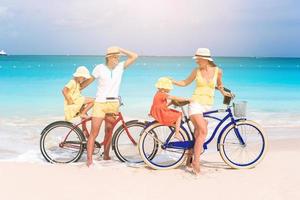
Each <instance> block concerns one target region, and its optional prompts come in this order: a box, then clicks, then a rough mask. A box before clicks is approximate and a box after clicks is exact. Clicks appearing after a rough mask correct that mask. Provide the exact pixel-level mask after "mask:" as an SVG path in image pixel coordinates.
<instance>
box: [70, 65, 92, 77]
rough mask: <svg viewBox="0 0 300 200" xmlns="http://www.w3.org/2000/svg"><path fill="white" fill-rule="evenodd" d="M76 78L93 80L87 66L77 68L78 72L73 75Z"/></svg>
mask: <svg viewBox="0 0 300 200" xmlns="http://www.w3.org/2000/svg"><path fill="white" fill-rule="evenodd" d="M73 76H74V77H84V78H86V79H89V78H91V75H90V72H89V70H88V69H87V68H86V67H85V66H80V67H77V69H76V72H75V73H74V74H73Z"/></svg>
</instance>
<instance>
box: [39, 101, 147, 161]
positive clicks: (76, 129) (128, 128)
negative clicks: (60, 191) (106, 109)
mask: <svg viewBox="0 0 300 200" xmlns="http://www.w3.org/2000/svg"><path fill="white" fill-rule="evenodd" d="M119 102H120V105H121V106H122V105H123V103H122V102H121V99H120V98H119ZM110 115H114V116H115V117H116V120H115V122H114V123H113V129H112V130H114V128H115V127H116V125H117V124H118V123H119V122H121V125H120V126H119V127H118V128H117V129H116V131H115V132H113V131H112V133H111V134H110V135H113V137H112V150H113V151H114V153H115V155H116V156H117V158H118V159H119V160H120V161H121V162H133V163H140V162H143V161H142V160H141V158H140V156H139V152H138V149H137V142H138V139H139V135H140V133H141V132H142V130H143V128H144V123H142V122H139V121H138V120H131V121H128V122H125V120H124V118H123V115H122V113H121V112H119V113H117V114H110ZM91 119H92V118H91V117H89V118H87V119H84V120H82V121H81V122H80V123H78V124H73V123H71V122H67V121H56V122H53V123H51V124H49V125H48V126H46V127H45V128H44V130H43V131H42V133H41V138H40V150H41V153H42V155H43V157H44V158H45V159H46V160H47V161H48V162H51V163H71V162H76V161H78V160H79V159H80V158H81V156H82V154H83V152H84V151H86V147H87V138H88V137H89V131H88V129H87V123H88V122H90V121H91ZM80 126H81V127H82V128H81V129H80ZM106 142H107V141H105V140H104V141H103V142H101V143H99V142H97V141H96V142H95V148H94V152H93V154H94V155H95V154H98V153H99V152H100V149H101V146H102V145H103V144H105V143H106Z"/></svg>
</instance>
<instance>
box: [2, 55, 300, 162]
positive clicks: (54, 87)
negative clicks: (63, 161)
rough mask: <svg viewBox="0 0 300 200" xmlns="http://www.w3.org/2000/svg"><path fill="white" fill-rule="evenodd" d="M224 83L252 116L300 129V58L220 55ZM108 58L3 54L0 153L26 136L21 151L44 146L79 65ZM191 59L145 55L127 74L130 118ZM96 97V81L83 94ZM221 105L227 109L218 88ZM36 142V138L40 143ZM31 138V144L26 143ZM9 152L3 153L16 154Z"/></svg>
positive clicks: (187, 91) (142, 113) (141, 113)
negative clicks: (43, 134)
mask: <svg viewBox="0 0 300 200" xmlns="http://www.w3.org/2000/svg"><path fill="white" fill-rule="evenodd" d="M215 61H216V63H217V64H218V65H219V67H221V68H222V69H223V74H224V75H223V82H224V85H225V86H226V87H228V88H230V89H231V90H232V91H233V92H234V93H235V94H236V96H237V97H236V99H237V100H246V101H247V102H248V114H249V116H250V117H251V118H253V119H255V120H256V121H258V122H260V123H261V124H262V125H263V126H265V127H274V128H276V127H280V128H283V127H289V128H293V127H294V128H297V127H300V58H257V57H256V58H255V57H252V58H250V57H216V58H215ZM103 62H104V57H102V56H29V55H27V56H21V55H20V56H19V55H18V56H7V57H0V101H1V104H0V141H1V142H0V152H1V149H2V150H3V149H9V147H10V145H11V144H10V143H13V142H16V141H18V140H17V139H16V138H22V142H20V145H19V147H20V148H19V150H18V151H20V150H21V149H24V148H25V149H27V150H28V149H30V148H29V146H30V145H32V143H33V142H32V141H33V140H34V144H38V137H39V133H40V131H41V129H42V128H43V127H44V126H45V125H46V124H47V123H50V122H51V121H53V120H57V119H63V96H62V93H61V90H62V88H63V86H64V85H65V84H66V83H67V82H68V80H70V79H71V78H72V74H73V73H74V71H75V69H76V67H77V66H79V65H85V66H87V67H88V69H89V70H90V71H92V70H93V68H94V66H95V65H96V64H100V63H103ZM195 66H196V65H195V63H194V60H193V59H192V58H191V57H139V58H138V60H137V62H136V63H135V64H134V65H132V66H131V67H130V68H128V69H127V70H126V71H125V73H124V77H123V81H122V86H121V91H120V95H121V96H122V99H123V102H124V106H123V107H122V111H123V113H124V115H125V116H127V117H129V118H145V117H146V116H147V114H148V112H149V108H150V105H151V102H152V97H153V94H154V93H155V91H156V89H155V87H154V83H155V81H156V80H157V79H158V78H159V77H161V76H170V77H173V78H174V79H177V80H181V79H184V78H186V77H187V76H188V75H189V74H190V72H191V71H192V69H193V68H194V67H195ZM193 89H194V84H191V85H190V86H188V87H185V88H179V87H175V89H174V90H173V91H172V92H171V93H172V94H173V95H177V96H184V97H190V96H191V94H192V92H193ZM83 94H84V95H86V96H91V97H94V96H95V94H96V82H94V83H93V84H92V85H91V86H89V87H88V88H87V89H86V90H84V92H83ZM215 107H216V108H217V107H222V97H221V95H220V94H219V92H216V102H215ZM35 140H36V141H35ZM26 142H28V144H27V143H26ZM13 153H14V152H9V151H6V153H5V155H4V153H2V154H3V155H1V153H0V158H1V157H10V154H13Z"/></svg>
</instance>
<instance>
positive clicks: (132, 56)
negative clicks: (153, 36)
mask: <svg viewBox="0 0 300 200" xmlns="http://www.w3.org/2000/svg"><path fill="white" fill-rule="evenodd" d="M119 51H120V52H121V53H122V54H125V55H126V56H127V57H128V58H127V60H126V61H125V64H124V68H125V69H126V68H127V67H129V65H131V64H133V63H134V61H136V59H137V58H138V55H137V53H135V52H132V51H128V50H126V49H122V48H120V47H119Z"/></svg>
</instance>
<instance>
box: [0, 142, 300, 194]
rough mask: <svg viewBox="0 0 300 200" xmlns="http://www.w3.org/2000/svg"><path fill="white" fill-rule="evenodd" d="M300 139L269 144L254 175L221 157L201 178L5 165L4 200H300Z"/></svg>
mask: <svg viewBox="0 0 300 200" xmlns="http://www.w3.org/2000/svg"><path fill="white" fill-rule="evenodd" d="M299 145H300V138H297V139H280V140H270V143H269V150H268V152H267V155H266V157H265V159H264V160H263V161H262V162H261V163H260V164H259V165H258V166H257V167H255V168H253V169H245V170H233V169H230V168H228V167H227V166H226V165H225V164H224V163H223V162H222V160H221V158H220V156H219V155H218V153H217V152H210V153H207V154H206V153H205V154H203V156H202V165H201V167H202V168H201V170H202V173H201V175H200V176H199V177H196V176H195V175H193V174H192V173H191V172H190V170H189V169H187V168H186V167H181V168H179V169H173V170H167V171H157V170H152V169H149V168H147V167H145V166H143V165H140V166H127V165H126V164H124V163H120V162H119V161H116V160H113V161H96V163H95V165H94V166H93V167H92V168H87V167H86V166H85V163H84V162H80V163H76V164H69V165H52V164H45V163H30V162H12V161H6V162H5V161H2V162H0V177H1V182H0V187H1V198H3V199H10V200H15V199H31V200H35V199H44V200H48V199H49V200H53V199H64V200H68V199H70V200H71V199H72V200H75V199H86V198H89V199H90V198H93V199H149V200H150V199H166V198H168V199H194V198H196V199H202V198H205V199H211V200H214V199H216V200H217V199H232V200H235V199H236V200H238V199H244V200H248V199H249V200H250V199H255V200H260V199H261V200H263V199H272V200H283V199H284V200H290V199H291V200H293V199H299V198H300V193H299V190H300V185H299V181H300V175H299V173H297V171H298V168H299V164H300V157H299V153H300V148H299Z"/></svg>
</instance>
